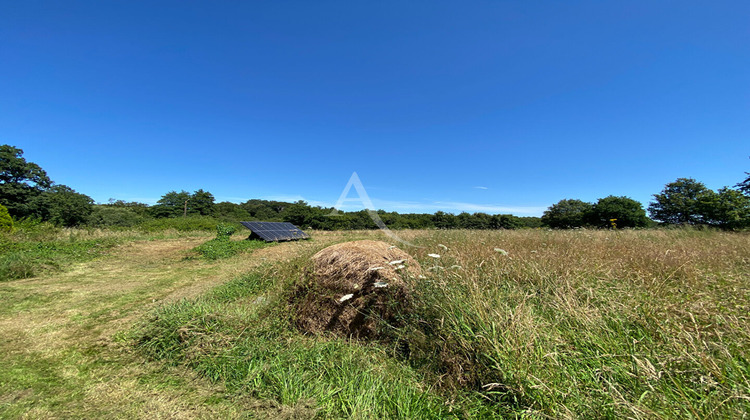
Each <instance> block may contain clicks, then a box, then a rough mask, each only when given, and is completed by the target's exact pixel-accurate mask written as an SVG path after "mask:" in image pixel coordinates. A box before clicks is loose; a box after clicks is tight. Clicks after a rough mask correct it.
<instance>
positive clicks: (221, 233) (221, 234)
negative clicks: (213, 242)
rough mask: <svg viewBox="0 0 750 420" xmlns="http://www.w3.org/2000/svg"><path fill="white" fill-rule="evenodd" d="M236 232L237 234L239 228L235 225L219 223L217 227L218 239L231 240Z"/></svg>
mask: <svg viewBox="0 0 750 420" xmlns="http://www.w3.org/2000/svg"><path fill="white" fill-rule="evenodd" d="M234 232H237V228H236V227H235V226H234V225H228V224H225V223H219V224H218V225H216V239H229V237H230V236H232V235H233V234H234Z"/></svg>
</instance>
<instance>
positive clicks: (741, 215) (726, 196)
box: [700, 187, 750, 229]
mask: <svg viewBox="0 0 750 420" xmlns="http://www.w3.org/2000/svg"><path fill="white" fill-rule="evenodd" d="M700 207H701V208H702V213H704V217H705V218H706V220H707V222H708V223H709V224H711V225H713V226H717V227H720V228H722V229H742V228H746V227H750V197H748V196H747V195H744V194H742V193H741V192H739V191H737V190H733V189H730V188H726V187H725V188H722V189H720V190H719V191H718V193H717V194H713V195H706V196H704V197H703V198H702V200H701V201H700Z"/></svg>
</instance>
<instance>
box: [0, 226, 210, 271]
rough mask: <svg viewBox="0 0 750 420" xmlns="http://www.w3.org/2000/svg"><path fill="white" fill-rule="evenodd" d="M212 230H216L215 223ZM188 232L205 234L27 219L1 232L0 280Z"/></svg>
mask: <svg viewBox="0 0 750 420" xmlns="http://www.w3.org/2000/svg"><path fill="white" fill-rule="evenodd" d="M186 226H193V225H186ZM212 229H216V225H215V224H214V225H213V226H212ZM186 235H188V236H195V235H205V233H204V232H201V231H199V232H196V231H181V230H175V229H174V228H171V227H165V228H164V229H162V230H153V231H144V230H142V229H140V228H131V229H100V228H62V227H58V226H55V225H52V224H50V223H48V222H41V221H39V220H34V219H24V220H20V221H17V222H16V223H15V228H14V229H13V231H12V232H1V233H0V281H8V280H16V279H23V278H29V277H34V276H37V275H40V274H43V273H46V272H54V271H60V270H63V269H65V268H66V267H69V266H70V265H71V264H74V263H77V262H84V261H89V260H92V259H94V258H98V257H101V256H103V255H106V254H107V253H108V252H109V250H110V249H111V248H113V247H114V246H116V245H118V244H121V243H124V242H126V241H131V240H137V239H163V238H172V237H180V236H186Z"/></svg>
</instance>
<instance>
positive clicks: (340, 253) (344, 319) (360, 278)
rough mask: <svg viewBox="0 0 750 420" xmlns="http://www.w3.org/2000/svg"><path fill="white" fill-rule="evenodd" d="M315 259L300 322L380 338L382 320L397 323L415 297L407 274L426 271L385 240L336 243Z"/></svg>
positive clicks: (312, 329)
mask: <svg viewBox="0 0 750 420" xmlns="http://www.w3.org/2000/svg"><path fill="white" fill-rule="evenodd" d="M312 262H313V266H312V269H311V270H310V271H308V272H307V273H306V274H305V277H306V278H305V281H303V285H302V287H301V289H300V290H299V291H298V293H297V319H296V324H297V326H298V327H299V328H300V329H301V330H302V331H306V332H309V333H322V332H324V331H330V332H334V333H337V334H339V335H343V336H347V337H349V336H352V337H358V338H376V337H378V336H379V335H380V334H379V331H378V325H379V321H385V322H388V323H391V324H392V323H397V322H398V320H397V319H396V318H397V316H398V314H399V313H400V312H402V311H404V310H406V309H407V308H408V306H409V305H410V302H411V299H410V296H411V293H410V291H409V287H408V285H407V283H406V282H405V281H404V277H406V276H411V277H416V276H419V275H421V273H422V269H421V267H420V266H419V263H417V262H416V261H415V260H414V259H413V258H412V257H411V256H410V255H409V254H407V253H406V252H404V251H402V250H400V249H398V248H396V247H395V246H391V245H389V244H387V243H385V242H381V241H369V240H367V241H354V242H345V243H341V244H337V245H333V246H330V247H328V248H325V249H323V250H322V251H320V252H318V253H317V254H315V255H313V257H312Z"/></svg>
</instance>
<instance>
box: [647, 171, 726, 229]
mask: <svg viewBox="0 0 750 420" xmlns="http://www.w3.org/2000/svg"><path fill="white" fill-rule="evenodd" d="M715 194H716V193H714V192H713V191H712V190H710V189H709V188H707V187H706V186H705V185H704V184H703V183H702V182H698V181H696V180H694V179H692V178H678V179H677V180H676V181H675V182H670V183H669V184H667V185H666V186H665V187H664V189H663V190H662V192H661V193H660V194H654V201H653V202H652V203H651V204H649V206H648V211H649V213H650V214H651V218H653V219H655V220H658V221H661V222H664V223H670V224H687V225H697V224H702V223H706V222H708V220H707V219H706V217H705V216H706V211H705V210H706V208H705V207H706V205H707V204H709V203H711V202H713V200H714V197H713V196H714V195H715Z"/></svg>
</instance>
